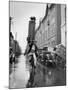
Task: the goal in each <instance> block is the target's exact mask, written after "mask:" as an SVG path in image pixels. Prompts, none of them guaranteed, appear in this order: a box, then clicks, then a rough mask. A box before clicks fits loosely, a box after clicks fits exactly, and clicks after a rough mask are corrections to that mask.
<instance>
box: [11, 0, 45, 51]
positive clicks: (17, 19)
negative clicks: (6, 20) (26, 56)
mask: <svg viewBox="0 0 68 90" xmlns="http://www.w3.org/2000/svg"><path fill="white" fill-rule="evenodd" d="M9 6H10V16H11V17H13V20H12V25H11V31H12V33H13V35H14V37H15V34H16V33H17V37H16V39H17V40H18V42H19V45H20V46H21V48H22V52H24V50H25V48H26V45H27V41H26V38H27V36H28V24H29V20H30V17H31V16H35V17H36V27H37V26H38V25H39V20H40V19H41V18H43V17H44V15H45V11H46V4H42V3H30V2H23V1H20V2H19V1H17V2H16V1H11V2H10V3H9Z"/></svg>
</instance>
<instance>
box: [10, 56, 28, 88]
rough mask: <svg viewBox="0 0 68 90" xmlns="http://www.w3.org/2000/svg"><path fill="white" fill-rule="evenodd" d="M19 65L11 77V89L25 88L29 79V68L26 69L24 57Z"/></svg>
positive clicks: (20, 59) (21, 57)
mask: <svg viewBox="0 0 68 90" xmlns="http://www.w3.org/2000/svg"><path fill="white" fill-rule="evenodd" d="M18 60H19V63H18V64H16V65H15V67H16V68H15V71H14V67H13V71H12V73H11V75H10V88H25V87H26V84H27V82H28V79H29V66H28V65H27V67H26V59H25V56H24V55H21V56H20V57H19V59H18Z"/></svg>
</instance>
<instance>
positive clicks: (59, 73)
mask: <svg viewBox="0 0 68 90" xmlns="http://www.w3.org/2000/svg"><path fill="white" fill-rule="evenodd" d="M18 60H19V62H18V64H15V69H14V65H13V67H12V73H11V75H10V88H26V85H27V83H28V80H29V78H30V69H31V66H30V63H29V61H28V60H26V57H25V56H24V55H21V56H20V57H19V59H18ZM65 72H66V71H65V70H62V69H59V68H48V67H44V66H43V65H42V64H41V63H39V62H37V66H36V68H35V75H34V82H33V86H32V87H45V86H57V85H60V86H62V85H65V84H66V82H65V81H66V80H65V79H66V78H65V76H66V75H65ZM30 87H31V86H30Z"/></svg>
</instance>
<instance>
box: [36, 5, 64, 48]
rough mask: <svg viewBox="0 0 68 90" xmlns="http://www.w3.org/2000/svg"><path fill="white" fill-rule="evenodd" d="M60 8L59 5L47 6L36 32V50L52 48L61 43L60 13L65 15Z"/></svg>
mask: <svg viewBox="0 0 68 90" xmlns="http://www.w3.org/2000/svg"><path fill="white" fill-rule="evenodd" d="M62 7H63V5H61V4H47V6H46V13H45V16H44V18H43V19H42V21H41V22H40V24H39V27H38V28H37V30H36V35H35V40H36V41H37V46H38V48H43V47H46V46H49V47H54V46H56V45H58V44H61V43H62V31H63V30H61V29H62V18H63V17H64V16H62V13H65V12H63V10H62ZM64 18H65V17H64ZM63 21H64V20H63ZM64 41H65V39H64ZM63 43H64V42H63Z"/></svg>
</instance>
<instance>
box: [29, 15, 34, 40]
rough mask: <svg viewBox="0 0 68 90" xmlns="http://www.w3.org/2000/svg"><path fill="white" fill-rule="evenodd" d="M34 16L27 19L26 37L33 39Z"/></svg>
mask: <svg viewBox="0 0 68 90" xmlns="http://www.w3.org/2000/svg"><path fill="white" fill-rule="evenodd" d="M35 19H36V18H35V17H31V18H30V21H29V29H28V38H30V40H34V39H35Z"/></svg>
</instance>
